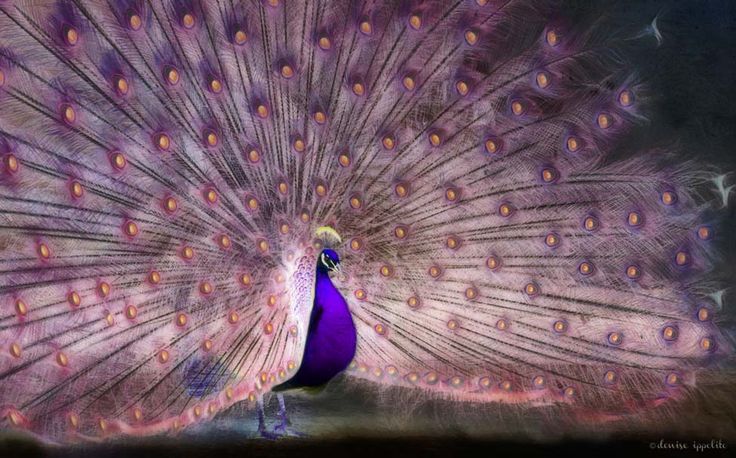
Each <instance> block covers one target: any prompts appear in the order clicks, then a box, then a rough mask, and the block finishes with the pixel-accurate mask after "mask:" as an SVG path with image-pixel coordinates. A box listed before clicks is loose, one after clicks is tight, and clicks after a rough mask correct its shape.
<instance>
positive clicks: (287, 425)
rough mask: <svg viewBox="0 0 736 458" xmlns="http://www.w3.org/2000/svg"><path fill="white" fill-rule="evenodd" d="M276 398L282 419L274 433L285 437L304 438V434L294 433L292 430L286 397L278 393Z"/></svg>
mask: <svg viewBox="0 0 736 458" xmlns="http://www.w3.org/2000/svg"><path fill="white" fill-rule="evenodd" d="M276 398H277V399H278V400H279V418H280V419H281V422H280V423H278V424H277V425H276V426H275V427H274V432H276V433H280V434H283V435H285V436H304V435H305V434H304V433H301V432H298V431H294V430H293V429H292V428H291V421H289V416H288V415H287V414H286V403H285V402H284V395H283V394H281V393H277V394H276Z"/></svg>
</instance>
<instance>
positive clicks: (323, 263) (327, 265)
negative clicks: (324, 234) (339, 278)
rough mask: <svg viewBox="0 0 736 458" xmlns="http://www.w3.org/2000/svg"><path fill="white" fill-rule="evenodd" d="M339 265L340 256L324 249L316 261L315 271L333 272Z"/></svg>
mask: <svg viewBox="0 0 736 458" xmlns="http://www.w3.org/2000/svg"><path fill="white" fill-rule="evenodd" d="M339 265H340V256H339V255H338V254H337V252H336V251H335V250H332V249H329V248H325V249H324V250H322V252H321V253H320V254H319V260H318V261H317V270H318V271H320V272H325V273H326V272H334V271H336V270H337V269H338V266H339Z"/></svg>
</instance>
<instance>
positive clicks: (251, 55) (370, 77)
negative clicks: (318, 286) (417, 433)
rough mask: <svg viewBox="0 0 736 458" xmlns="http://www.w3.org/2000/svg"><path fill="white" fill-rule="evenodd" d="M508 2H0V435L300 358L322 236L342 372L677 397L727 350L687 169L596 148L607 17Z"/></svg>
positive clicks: (249, 383) (107, 423)
mask: <svg viewBox="0 0 736 458" xmlns="http://www.w3.org/2000/svg"><path fill="white" fill-rule="evenodd" d="M536 3H537V2H534V3H533V2H524V1H485V0H483V1H481V0H475V1H465V0H462V1H452V2H443V1H413V0H412V1H401V2H380V1H368V2H327V1H305V2H297V1H294V2H291V1H289V2H279V1H277V0H268V1H255V0H253V1H245V2H236V1H230V0H223V1H218V2H200V1H195V0H175V1H167V2H162V3H158V2H144V1H140V0H113V1H110V2H93V1H82V0H74V1H57V2H54V3H45V4H38V3H37V2H31V1H27V2H24V1H16V2H2V3H0V40H2V43H3V44H4V47H2V48H0V106H1V107H2V109H1V110H0V158H1V159H2V164H1V165H0V172H1V173H0V228H2V236H1V237H0V249H2V260H0V264H1V266H2V267H1V268H0V278H1V280H0V285H2V286H0V301H1V302H0V416H1V417H2V421H3V422H4V423H3V425H4V426H8V427H17V428H25V429H28V430H31V431H34V432H36V433H38V434H40V435H42V436H43V437H44V438H46V439H54V440H68V439H72V438H75V437H77V438H78V437H83V438H105V437H109V436H110V435H113V434H118V433H125V434H154V433H159V432H162V431H176V430H179V429H180V428H182V427H184V426H186V425H188V424H191V423H194V422H197V421H201V420H204V419H207V418H211V417H212V416H214V415H216V414H217V412H219V411H221V410H222V409H224V408H226V407H228V406H230V405H232V404H233V403H235V402H238V401H241V400H244V399H247V400H250V401H251V402H253V401H255V400H256V398H257V397H258V396H261V395H262V394H264V393H266V392H268V390H269V389H270V387H272V386H275V385H277V384H279V383H282V382H284V381H286V380H288V379H289V376H290V374H292V373H293V372H294V371H295V370H296V369H297V368H298V367H299V364H300V358H301V354H302V351H303V348H304V344H305V343H304V342H305V338H306V337H305V336H306V331H307V326H308V321H309V313H310V307H311V305H312V302H313V299H314V291H313V289H314V283H313V281H314V269H315V253H316V250H318V249H319V248H320V247H321V246H322V241H321V240H319V239H317V240H315V229H317V228H320V227H323V226H330V227H333V228H334V229H335V230H336V231H337V232H338V233H339V234H340V236H341V237H342V245H340V246H338V247H335V249H336V250H338V251H339V253H340V256H341V258H342V263H341V272H340V273H339V275H336V276H335V277H334V278H333V281H334V282H335V284H336V286H337V287H338V288H339V289H340V290H341V291H342V293H343V294H344V296H345V298H347V300H348V302H349V304H350V307H351V311H352V312H353V316H354V320H355V322H356V325H357V327H358V333H359V336H358V353H357V356H356V358H355V362H354V363H353V365H352V367H351V370H350V374H352V375H355V376H357V377H362V378H365V379H368V380H371V381H375V382H377V383H382V384H388V385H402V386H404V385H405V386H413V387H418V388H421V389H423V390H427V391H431V392H437V393H439V394H441V395H447V396H450V397H453V398H458V399H462V400H476V401H502V402H512V403H525V404H527V403H532V404H543V403H551V402H566V403H569V404H570V405H572V406H579V407H580V409H581V411H585V412H586V413H587V412H595V415H599V416H604V417H605V416H608V415H611V416H615V415H619V414H622V413H628V412H634V411H638V410H640V409H642V408H644V407H647V406H653V405H657V404H659V403H661V402H663V401H664V400H666V399H669V398H671V397H674V396H676V395H677V394H678V393H681V392H683V391H684V390H687V389H689V387H694V386H695V383H696V378H697V375H698V372H699V368H701V367H704V366H706V365H709V364H710V363H711V362H712V361H715V360H716V359H717V358H718V357H720V356H721V355H724V354H727V353H730V351H731V349H730V347H729V344H728V342H726V341H725V340H724V338H723V337H722V335H721V333H720V331H719V330H718V329H717V327H716V325H715V323H714V313H715V310H714V307H713V303H712V302H711V301H710V300H709V299H708V298H707V296H706V293H707V291H705V289H704V288H703V287H702V286H700V285H702V284H703V281H705V280H707V279H708V273H709V269H710V266H711V264H712V261H713V259H715V258H716V254H715V253H714V252H713V251H714V248H713V247H712V243H711V240H712V239H713V238H714V229H713V226H712V221H710V220H706V219H705V217H704V216H702V215H703V214H704V213H705V212H706V210H707V209H708V202H707V199H706V197H705V196H704V195H701V189H702V185H703V184H704V181H705V179H704V178H702V176H699V175H698V174H696V173H694V172H693V170H694V169H695V167H696V166H697V164H679V165H678V164H675V163H674V162H673V161H672V160H671V157H670V156H669V155H668V154H667V153H666V152H662V151H657V150H651V151H650V150H647V151H622V150H621V145H622V143H621V142H620V139H621V138H624V137H625V135H626V134H627V132H629V131H631V130H632V129H633V128H634V126H635V125H637V124H640V123H642V122H645V121H646V112H645V111H644V110H645V107H646V100H647V93H646V87H645V86H644V85H641V84H639V83H638V81H637V79H636V78H635V77H634V76H632V75H631V74H629V73H627V71H626V63H625V59H624V58H623V56H624V55H625V47H626V46H627V45H630V43H631V41H630V40H629V39H628V36H626V35H625V34H623V33H622V32H620V31H615V30H614V31H612V30H607V29H605V28H604V27H603V26H601V25H600V24H594V25H593V26H590V27H580V26H577V25H573V24H570V23H569V22H568V21H566V20H565V19H564V18H561V17H560V16H559V14H558V12H557V10H556V9H555V8H554V5H552V7H548V6H539V5H537V4H536ZM599 26H600V27H599Z"/></svg>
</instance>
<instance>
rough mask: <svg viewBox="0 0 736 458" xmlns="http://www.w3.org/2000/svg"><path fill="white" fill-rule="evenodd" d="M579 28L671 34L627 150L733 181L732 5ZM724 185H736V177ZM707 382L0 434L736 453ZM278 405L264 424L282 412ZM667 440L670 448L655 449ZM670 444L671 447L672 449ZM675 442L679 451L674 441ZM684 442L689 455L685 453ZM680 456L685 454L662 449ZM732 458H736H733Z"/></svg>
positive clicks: (349, 447)
mask: <svg viewBox="0 0 736 458" xmlns="http://www.w3.org/2000/svg"><path fill="white" fill-rule="evenodd" d="M563 4H564V7H563V10H565V11H569V12H570V14H571V15H572V17H573V18H578V19H580V20H590V19H591V18H595V17H596V16H600V15H604V17H605V18H606V20H607V21H610V23H611V24H621V25H622V26H623V27H625V28H627V29H631V28H633V29H636V27H635V26H636V25H637V24H638V25H640V26H641V29H644V27H646V26H647V25H648V24H649V23H650V22H651V21H652V19H653V18H654V17H655V16H657V15H658V16H659V19H658V24H659V28H660V31H661V33H662V36H663V42H662V44H661V45H660V46H659V47H657V46H656V41H655V40H654V39H653V38H652V39H641V40H639V41H637V45H636V47H634V49H635V51H634V52H632V53H630V55H629V58H630V59H631V62H632V68H636V69H637V71H638V72H639V76H640V78H641V80H642V81H643V82H644V83H645V84H646V86H647V87H648V88H649V90H650V91H651V96H652V98H651V100H650V107H651V112H650V113H649V116H650V119H651V121H650V122H649V123H647V124H645V125H643V126H641V127H639V128H637V129H636V130H635V131H634V132H633V134H632V135H631V137H630V138H629V139H628V140H627V143H626V144H625V145H623V148H627V149H630V150H631V151H637V150H641V149H642V148H644V147H663V148H668V149H671V148H673V147H675V148H676V149H677V151H679V153H678V154H679V155H680V157H681V159H682V160H686V159H692V160H695V161H697V162H698V165H700V166H702V167H703V168H704V169H708V170H718V171H720V172H721V173H726V172H734V171H736V152H735V151H734V145H736V84H735V82H736V2H733V1H729V0H710V1H705V0H677V1H662V0H659V1H645V0H640V1H633V0H627V1H607V2H587V1H581V0H577V1H567V2H563ZM729 183H736V174H734V175H733V176H731V178H730V181H729ZM734 208H736V207H734V205H731V206H729V208H726V209H723V210H721V211H720V212H718V213H717V216H718V217H720V218H721V221H720V223H719V224H720V226H719V230H718V234H719V237H718V238H717V239H716V240H715V242H714V243H716V244H717V246H718V248H719V251H720V253H722V257H721V260H720V261H718V263H717V267H716V269H715V275H716V276H717V278H718V280H719V281H721V282H722V284H723V286H724V287H725V288H729V287H732V286H733V285H734V284H736V281H735V279H736V274H735V272H736V270H735V268H734V261H736V236H735V234H736V218H735V217H734V216H736V215H734ZM733 296H734V291H733V290H732V289H729V290H728V291H727V293H726V297H725V304H724V310H723V311H722V312H721V314H720V318H719V320H720V321H721V323H722V327H723V328H724V329H726V332H727V333H728V334H730V337H731V339H732V341H733V340H734V329H736V312H734V308H733V307H731V306H732V302H733V301H732V298H733ZM714 369H718V370H719V371H720V372H719V375H718V376H716V377H712V380H713V382H712V383H711V384H710V385H706V386H703V387H702V390H701V392H700V394H698V395H697V396H695V397H692V398H689V399H687V400H685V401H683V402H680V403H679V404H677V405H674V406H672V407H670V408H668V409H667V410H666V411H663V412H659V413H658V414H656V415H652V417H651V418H645V419H638V420H631V419H625V420H622V421H617V422H611V423H603V424H592V425H591V424H579V423H575V422H572V421H570V420H568V419H567V418H568V416H566V415H565V412H564V410H559V411H558V410H554V409H553V410H549V409H548V410H545V411H535V410H534V409H530V410H524V411H519V410H518V409H513V408H510V407H508V406H503V405H490V406H474V405H471V406H468V405H456V404H453V403H451V402H447V401H442V400H435V401H426V400H424V401H419V400H417V399H415V398H416V393H412V392H410V391H406V390H399V389H397V390H392V391H382V392H376V391H374V389H372V388H371V387H368V386H361V385H355V384H348V383H346V382H345V381H344V380H336V381H335V382H334V383H333V384H331V385H330V386H329V387H328V388H327V389H326V390H325V392H323V393H322V394H321V395H319V396H317V397H313V398H304V399H302V398H292V399H288V398H287V403H288V404H289V410H290V412H291V416H292V420H293V422H294V427H295V429H297V430H301V431H303V432H305V433H307V434H308V437H307V438H303V439H283V440H279V441H275V442H273V441H265V440H261V439H257V437H258V436H257V433H256V422H255V418H254V417H255V411H254V410H253V408H252V406H248V405H246V404H243V405H240V406H237V407H236V408H233V409H231V410H230V411H228V412H227V413H225V414H223V415H220V416H219V417H218V418H217V419H215V421H213V422H211V423H208V424H206V425H202V426H200V427H197V429H194V430H187V431H186V432H185V433H184V434H182V435H180V436H177V437H171V438H164V439H157V440H155V441H151V440H149V441H148V442H139V441H131V440H130V439H126V440H125V441H123V442H120V443H113V444H109V443H105V444H97V445H95V444H88V445H84V446H76V447H74V448H59V447H50V448H49V447H41V446H40V445H37V444H35V443H33V442H30V441H28V440H27V439H23V438H21V437H12V436H10V437H5V438H3V437H2V436H0V457H6V456H90V457H108V456H109V457H112V456H136V457H137V456H159V457H161V456H203V457H204V456H207V457H223V456H243V457H247V456H272V457H277V456H302V455H317V454H318V455H328V456H333V455H334V456H338V455H339V456H346V455H348V456H351V457H352V456H376V457H379V458H382V457H385V456H447V457H454V456H459V455H466V454H474V455H479V456H492V455H501V456H506V455H540V456H546V455H551V454H554V455H558V454H570V453H572V454H575V455H577V454H578V453H580V454H581V455H582V454H585V455H596V456H597V455H614V454H615V455H622V454H626V455H631V454H633V455H645V454H646V455H649V454H651V455H655V456H662V457H669V456H681V455H686V454H687V455H689V454H696V453H697V452H695V450H694V449H693V445H694V444H693V441H696V442H698V443H701V444H705V443H708V444H711V445H713V446H719V443H717V442H710V441H712V440H714V441H719V440H720V441H722V442H721V443H720V444H723V445H725V446H726V447H727V448H726V449H722V448H720V449H716V448H711V449H706V450H704V451H703V452H700V453H697V454H698V456H721V455H723V456H726V455H727V454H729V452H730V453H734V450H736V371H734V366H733V364H732V362H725V363H723V364H722V365H721V367H719V368H714ZM275 403H276V402H275V399H272V402H271V406H270V411H269V414H270V415H271V418H273V415H275ZM660 441H661V442H660ZM668 444H669V445H668ZM678 444H679V445H678ZM683 444H684V445H686V446H687V447H688V448H687V450H682V447H683ZM658 447H676V448H658ZM731 456H734V455H731Z"/></svg>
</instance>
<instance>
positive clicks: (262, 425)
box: [256, 396, 280, 440]
mask: <svg viewBox="0 0 736 458" xmlns="http://www.w3.org/2000/svg"><path fill="white" fill-rule="evenodd" d="M256 406H257V409H258V434H260V435H261V437H262V438H264V439H271V440H273V439H277V438H278V437H279V436H280V434H276V433H274V432H271V431H268V430H267V429H266V411H265V409H264V406H263V396H258V399H257V400H256Z"/></svg>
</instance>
